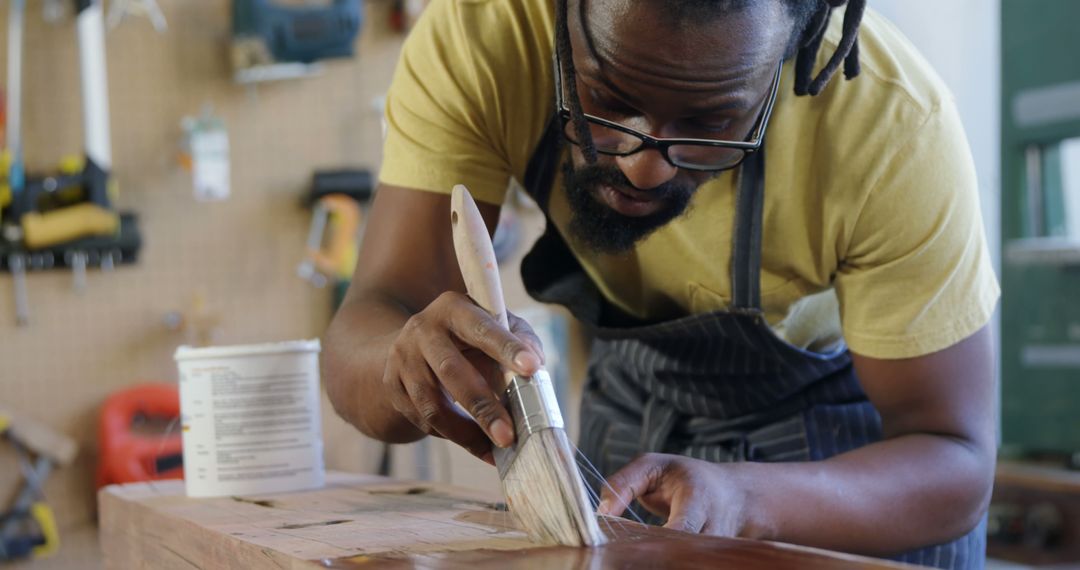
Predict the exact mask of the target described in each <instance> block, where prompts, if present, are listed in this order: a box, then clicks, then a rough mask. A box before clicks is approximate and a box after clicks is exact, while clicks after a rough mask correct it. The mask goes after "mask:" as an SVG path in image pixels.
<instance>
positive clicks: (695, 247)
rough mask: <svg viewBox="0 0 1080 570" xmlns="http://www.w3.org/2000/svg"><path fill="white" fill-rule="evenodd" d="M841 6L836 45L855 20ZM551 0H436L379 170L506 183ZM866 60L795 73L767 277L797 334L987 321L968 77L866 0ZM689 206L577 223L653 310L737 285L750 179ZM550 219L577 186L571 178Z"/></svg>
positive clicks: (769, 223)
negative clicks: (739, 210) (627, 236)
mask: <svg viewBox="0 0 1080 570" xmlns="http://www.w3.org/2000/svg"><path fill="white" fill-rule="evenodd" d="M839 23H840V18H839V16H837V15H834V17H833V22H832V24H831V27H830V30H829V32H828V34H827V36H826V39H825V42H824V45H823V46H822V50H821V53H820V54H819V62H818V65H817V67H816V69H820V68H821V66H822V65H823V63H824V60H825V58H827V57H829V56H831V55H832V53H833V51H834V49H835V46H836V42H837V41H838V40H839V36H840V30H839V27H840V26H839ZM553 36H554V15H553V8H552V3H551V2H550V0H435V1H434V2H432V4H431V5H430V6H429V7H428V9H427V12H426V13H425V14H424V15H423V17H422V18H421V19H420V21H419V22H418V24H417V26H416V27H415V28H414V30H413V31H412V34H411V35H410V37H409V38H408V40H407V41H406V44H405V48H404V51H403V53H402V55H401V60H400V62H399V64H398V68H397V71H396V73H395V75H394V80H393V84H392V86H391V88H390V91H389V94H388V96H387V105H386V114H387V120H388V124H389V129H388V132H387V137H386V143H385V149H384V159H383V165H382V170H381V174H380V178H381V180H382V182H384V183H386V184H391V185H395V186H402V187H406V188H414V189H420V190H429V191H434V192H449V191H450V189H451V187H452V186H453V185H454V184H458V183H462V184H465V185H466V186H468V187H469V188H470V190H472V192H473V193H474V195H476V197H477V199H479V200H483V201H487V202H491V203H501V202H502V200H503V199H504V197H505V193H506V189H507V187H508V182H509V180H510V179H511V178H514V179H517V180H521V179H523V177H524V173H525V168H526V165H527V164H528V161H529V158H530V156H531V154H532V153H533V151H534V150H535V148H536V146H537V144H538V142H539V139H540V137H541V134H542V132H543V129H544V126H545V125H546V123H547V121H548V119H549V118H550V117H551V114H552V112H553V108H554V102H553V97H554V95H553V92H554V78H553V69H552V61H551V54H552V49H553ZM860 48H861V58H860V59H861V63H862V74H861V75H860V76H859V77H858V78H856V79H855V80H853V81H845V80H843V78H842V77H839V76H838V77H837V78H836V79H834V80H833V81H832V83H831V84H830V85H829V86H828V87H827V88H826V90H825V91H824V92H823V93H822V94H821V95H819V96H817V97H796V96H795V95H794V93H793V77H794V72H793V69H792V64H791V62H789V63H788V64H787V65H786V66H785V70H784V75H783V80H782V81H783V83H782V85H781V90H780V95H779V97H778V100H777V104H776V108H775V110H774V114H773V117H772V120H771V121H770V123H769V130H768V133H767V134H766V147H767V148H766V150H767V156H768V159H767V160H766V191H765V202H764V227H763V246H762V247H763V251H762V274H761V290H762V304H763V307H764V309H765V312H766V319H767V320H768V322H769V323H770V325H771V326H772V327H773V328H774V330H775V331H776V332H777V333H778V334H779V335H780V336H781V337H782V338H784V339H786V340H787V341H788V342H790V343H792V344H794V345H796V346H800V347H803V348H808V349H811V350H815V351H819V352H830V351H832V350H835V349H838V348H839V347H841V346H842V343H843V342H845V341H846V343H847V345H848V346H849V347H850V348H851V350H852V351H854V352H856V353H858V354H862V355H865V356H869V357H874V358H907V357H913V356H920V355H924V354H929V353H931V352H936V351H938V350H941V349H944V348H947V347H949V346H950V345H952V344H955V343H956V342H958V341H960V340H963V339H964V338H966V337H967V336H969V335H970V334H972V333H974V332H975V331H976V330H978V329H979V328H981V327H982V326H983V325H985V324H986V323H987V322H988V321H989V319H990V316H991V313H992V312H993V309H994V306H995V304H996V302H997V298H998V295H999V289H998V284H997V279H996V277H995V276H994V273H993V270H992V268H991V264H990V260H989V256H988V253H987V247H986V242H985V238H984V234H983V225H982V219H981V216H980V213H979V200H978V192H977V184H976V177H975V170H974V166H973V164H972V159H971V155H970V151H969V149H968V144H967V140H966V138H965V136H964V132H963V128H962V126H961V124H960V120H959V117H958V115H957V112H956V109H955V106H954V103H953V101H952V98H951V95H950V94H949V93H948V91H947V89H946V88H945V86H944V85H943V84H942V82H941V80H940V79H939V78H938V77H937V76H936V74H935V73H934V72H933V71H932V70H931V69H930V66H929V65H928V64H927V63H926V62H925V61H924V60H923V59H922V57H921V56H919V54H918V53H917V52H916V50H915V49H914V48H913V47H912V46H911V45H910V44H909V43H908V41H907V40H906V39H905V38H904V37H903V36H902V35H901V34H900V33H899V32H898V31H897V30H896V29H895V28H894V27H893V26H892V25H891V24H889V23H888V22H887V21H886V20H885V19H883V18H882V17H881V16H879V15H877V14H876V13H874V12H872V11H868V12H867V14H866V17H865V19H864V22H863V25H862V29H861V32H860ZM736 180H737V177H736V176H735V175H734V174H733V173H732V172H728V173H724V174H722V175H720V176H718V177H716V178H714V179H712V180H710V181H709V182H707V183H706V184H705V185H703V186H702V187H701V188H700V189H699V190H698V192H697V193H696V194H695V196H694V198H693V200H692V202H691V209H690V213H689V214H688V215H686V216H683V217H680V218H678V219H676V220H675V221H673V222H671V223H670V224H668V225H667V226H665V227H663V228H661V229H659V230H658V231H656V232H655V233H653V234H651V235H650V236H649V237H648V238H646V239H644V240H643V241H641V242H639V243H638V245H637V246H636V247H635V248H634V250H633V251H631V252H629V253H628V254H623V255H617V256H616V255H607V254H599V253H596V252H593V251H589V250H587V249H585V248H582V247H577V246H576V245H575V243H574V240H572V239H568V240H567V241H568V243H569V244H570V245H571V248H572V249H573V250H574V254H575V255H576V256H577V258H578V260H579V261H580V262H581V264H582V266H583V267H584V268H585V270H586V271H587V273H588V274H589V275H590V277H591V278H592V279H593V280H594V281H595V282H596V284H597V285H598V287H599V288H600V290H601V292H602V293H603V294H604V295H605V296H606V298H607V299H608V300H609V301H611V302H612V303H613V304H615V305H616V306H618V307H620V308H621V309H622V310H624V311H626V312H627V313H629V314H631V315H634V316H637V317H639V318H642V319H648V320H656V319H665V318H676V317H680V316H684V315H687V314H696V313H703V312H710V311H716V310H722V309H725V308H727V307H728V305H729V302H730V294H731V283H730V273H729V269H730V259H731V238H732V221H733V212H734V196H735V181H736ZM550 215H551V218H552V221H553V223H554V224H555V225H556V227H557V228H559V229H560V231H562V232H563V234H564V236H565V235H566V228H567V226H568V223H569V219H570V211H569V205H568V203H567V200H566V196H565V193H564V191H563V188H562V183H561V181H559V180H557V181H556V183H555V187H554V189H553V191H552V195H551V203H550Z"/></svg>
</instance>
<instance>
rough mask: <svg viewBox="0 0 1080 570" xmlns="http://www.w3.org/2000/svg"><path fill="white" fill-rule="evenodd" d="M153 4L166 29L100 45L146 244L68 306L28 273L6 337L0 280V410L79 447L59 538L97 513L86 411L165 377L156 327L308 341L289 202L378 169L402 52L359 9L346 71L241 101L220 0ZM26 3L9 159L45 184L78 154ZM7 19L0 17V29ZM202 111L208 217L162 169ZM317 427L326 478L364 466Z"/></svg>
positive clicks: (340, 435) (64, 295) (35, 15)
mask: <svg viewBox="0 0 1080 570" xmlns="http://www.w3.org/2000/svg"><path fill="white" fill-rule="evenodd" d="M158 3H159V5H160V6H161V8H162V10H163V11H164V13H165V16H166V18H167V20H168V31H167V32H165V33H163V34H158V33H156V32H155V31H154V30H153V28H152V27H151V25H150V22H149V21H148V20H146V19H144V18H134V19H129V20H127V21H125V22H124V23H123V24H121V25H120V26H119V27H118V28H117V29H115V30H113V31H110V32H109V33H108V36H107V52H108V75H109V96H110V108H111V126H112V147H113V155H114V173H115V176H116V178H117V180H118V181H119V184H120V187H121V196H120V199H119V205H120V207H121V208H122V209H131V210H134V211H136V212H137V213H138V215H139V218H140V224H141V227H142V231H143V234H144V241H145V244H144V247H143V249H142V252H141V258H140V260H139V262H138V264H137V265H134V266H123V267H120V268H118V269H116V270H115V271H113V272H111V273H103V272H100V271H97V270H91V271H90V274H89V278H88V283H87V287H86V290H85V292H84V293H83V294H82V295H77V294H76V293H75V292H74V290H73V286H72V277H71V275H70V274H69V273H67V272H50V273H40V272H39V273H32V274H30V275H29V277H28V283H29V297H30V311H31V315H30V321H31V322H30V325H29V326H28V327H16V326H15V315H14V303H13V301H12V298H13V297H12V296H13V291H12V281H11V278H10V277H9V276H8V275H6V274H4V275H2V276H0V404H2V405H7V406H10V407H11V408H13V409H15V410H17V411H18V412H22V413H23V414H26V415H29V416H32V417H35V418H37V419H39V420H43V421H44V422H46V423H47V424H49V425H51V426H52V427H53V428H55V429H58V430H60V431H62V432H64V433H67V434H69V435H71V436H73V437H76V438H78V441H79V444H80V446H81V448H80V452H79V458H78V460H77V461H76V464H75V465H74V466H72V467H68V468H65V469H63V470H62V471H60V472H57V473H55V474H54V475H53V476H52V477H51V478H50V480H49V481H48V484H47V485H46V491H47V495H48V500H49V503H50V504H51V505H52V506H53V508H54V509H55V511H56V514H57V517H58V520H59V523H60V525H61V532H62V533H64V532H65V531H66V530H68V529H72V528H75V527H79V526H80V525H82V526H85V525H86V524H87V523H88V522H89V521H92V520H93V517H94V516H95V513H94V501H93V497H94V495H93V493H94V488H93V470H94V466H95V460H96V456H95V440H96V416H97V412H98V408H99V406H100V404H101V403H102V401H103V400H104V399H105V398H106V397H107V396H108V395H109V394H110V393H112V392H113V391H116V390H118V389H120V388H123V387H126V386H129V385H131V384H135V383H139V382H145V381H153V380H158V381H175V379H176V369H175V365H174V363H173V359H172V353H173V351H174V350H175V348H176V347H177V346H178V345H180V344H183V343H185V342H187V341H188V338H187V337H188V335H189V332H190V331H184V330H170V329H169V328H168V327H166V325H165V324H164V323H165V319H166V315H167V314H168V313H170V312H179V313H181V314H185V316H186V317H187V318H188V319H189V321H199V320H202V321H207V322H209V321H213V320H216V323H217V324H216V329H217V335H216V336H215V337H214V340H215V341H216V342H217V343H221V344H233V343H252V342H265V341H275V340H284V339H297V338H312V337H317V336H319V335H321V334H322V332H323V330H324V329H325V326H326V324H327V322H328V320H329V317H330V303H331V299H330V293H329V290H328V289H327V290H317V289H315V288H313V287H312V286H310V285H309V284H308V283H307V282H305V281H303V280H301V279H300V278H298V277H297V275H296V271H295V269H296V266H297V264H298V262H299V261H300V260H301V256H302V254H303V251H304V240H305V237H306V232H307V225H308V220H309V212H307V211H306V210H304V209H302V208H301V207H300V205H299V200H300V197H301V195H302V193H303V192H304V191H305V190H306V189H307V187H308V185H309V180H310V177H311V174H312V171H313V170H315V169H318V168H326V167H343V166H352V167H366V168H371V169H372V170H374V169H376V168H377V167H378V164H379V161H380V152H381V142H380V141H381V134H380V112H379V111H378V109H377V108H376V107H375V106H374V105H373V100H375V99H376V98H378V97H379V96H381V95H382V94H383V92H384V91H385V89H386V86H387V85H388V84H389V80H390V77H391V74H392V71H393V66H394V64H395V62H396V58H397V53H398V51H399V48H400V44H401V40H402V37H401V36H400V35H398V34H395V33H394V32H392V31H390V30H389V29H388V26H387V22H388V11H389V8H390V4H391V3H390V2H368V3H367V17H366V21H365V28H364V30H363V32H362V36H361V39H360V41H359V46H358V54H359V55H358V57H356V58H354V59H351V60H340V61H333V62H328V63H327V64H326V67H325V72H324V73H323V74H322V75H320V76H317V77H311V78H304V79H295V80H288V81H282V82H277V83H269V84H262V85H260V86H259V87H257V89H252V88H247V87H243V86H238V85H235V84H234V83H233V82H232V80H231V75H232V70H231V69H230V67H229V63H228V38H229V30H230V14H229V5H230V3H229V2H228V0H199V1H197V2H192V1H190V0H158ZM28 4H29V6H28V13H27V22H26V26H27V27H26V34H25V48H24V52H25V55H24V60H23V61H24V86H23V94H24V99H23V100H24V112H23V132H24V136H25V155H26V161H27V168H28V170H29V171H42V170H52V169H55V167H56V165H57V164H58V162H59V160H60V159H61V157H62V156H65V155H71V154H80V152H81V149H82V118H81V117H82V109H81V98H80V90H79V66H78V49H77V43H76V35H75V28H74V23H73V21H72V20H71V18H70V17H69V18H67V19H65V20H64V21H62V22H60V23H57V24H47V23H45V21H44V20H43V18H42V14H41V11H40V10H41V5H40V3H38V2H29V3H28ZM6 17H7V6H6V4H5V5H4V9H3V10H0V30H3V29H6V25H5V24H6ZM4 51H6V43H4V42H0V53H2V52H4ZM5 57H6V53H3V55H0V61H5V59H4V58H5ZM207 104H209V105H212V107H213V110H214V113H215V114H217V115H218V116H220V117H221V118H223V119H224V121H225V123H226V125H227V127H228V134H229V137H230V142H231V168H232V196H231V197H230V198H229V199H228V200H227V201H224V202H220V203H198V202H196V201H195V200H194V197H193V193H192V188H191V179H190V175H189V174H188V173H187V172H185V171H184V170H183V169H182V168H181V167H180V166H179V165H178V162H177V155H178V151H179V142H180V140H181V135H182V130H181V128H180V120H181V118H182V117H184V116H185V115H197V114H198V113H199V112H200V111H201V109H202V108H203V107H204V106H205V105H207ZM198 306H201V307H202V308H201V309H198ZM324 404H325V403H324ZM324 416H325V417H326V420H325V424H326V426H325V428H324V430H325V434H326V435H325V437H326V441H327V458H328V465H329V467H331V468H335V467H336V468H343V467H344V468H351V469H370V468H371V465H372V464H373V463H374V462H375V461H377V454H376V453H375V450H377V446H374V444H373V443H372V442H370V441H369V440H365V439H364V438H362V437H360V436H359V435H358V434H357V433H356V432H355V431H353V430H352V429H351V428H349V427H348V426H345V425H344V424H343V423H342V422H341V421H340V420H338V419H337V418H336V417H335V416H334V414H333V412H332V410H331V409H330V407H329V405H325V408H324ZM16 473H17V470H16V469H15V468H14V461H13V456H12V454H10V452H8V451H0V500H3V501H4V502H5V504H6V502H7V500H8V497H9V494H10V492H12V490H13V489H14V480H15V477H16ZM84 561H85V559H84Z"/></svg>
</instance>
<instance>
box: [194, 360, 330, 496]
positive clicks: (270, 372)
mask: <svg viewBox="0 0 1080 570" xmlns="http://www.w3.org/2000/svg"><path fill="white" fill-rule="evenodd" d="M317 347H318V345H317V344H315V350H314V351H287V352H279V353H275V352H273V351H268V350H266V349H265V345H264V346H263V349H262V350H255V351H246V352H245V351H244V350H243V349H244V348H258V347H237V350H236V351H233V352H232V353H231V354H222V351H221V349H208V350H207V352H205V353H204V354H205V358H203V357H200V355H199V350H200V349H186V352H185V353H184V355H183V357H182V358H181V357H180V352H179V351H178V358H177V365H178V367H179V369H180V408H181V418H182V423H183V441H184V480H185V484H186V487H187V494H188V496H190V497H213V496H221V495H244V494H257V493H277V492H286V491H297V490H301V489H311V488H315V487H321V486H322V485H323V483H324V478H325V472H324V468H323V454H322V436H321V427H320V425H321V423H320V417H319V372H318V370H319V367H318V352H317V350H318V348H317Z"/></svg>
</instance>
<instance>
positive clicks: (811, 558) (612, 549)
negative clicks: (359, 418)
mask: <svg viewBox="0 0 1080 570" xmlns="http://www.w3.org/2000/svg"><path fill="white" fill-rule="evenodd" d="M499 500H500V497H499V496H498V493H497V491H496V492H493V494H484V493H480V492H477V491H471V490H466V489H461V488H458V487H451V486H448V485H441V484H435V483H416V482H402V481H397V480H393V479H387V478H384V477H377V476H374V475H353V474H344V473H334V472H331V473H328V474H327V484H326V487H325V488H323V489H318V490H313V491H303V492H295V493H283V494H274V495H262V496H245V497H220V498H213V499H189V498H187V497H186V496H185V495H184V487H183V482H181V481H164V482H152V483H133V484H128V485H113V486H109V487H106V488H104V489H102V490H101V492H100V494H99V506H100V519H101V546H102V551H103V552H104V556H105V567H106V568H112V569H123V570H135V569H139V568H153V569H155V570H159V569H161V570H164V569H171V568H177V569H191V568H207V569H211V568H212V569H219V568H222V569H224V568H244V569H252V570H254V569H262V568H268V569H269V568H273V569H281V568H288V569H302V568H339V569H350V568H355V569H362V568H370V567H379V568H383V567H387V568H430V569H443V568H462V569H469V570H474V569H477V568H500V569H511V570H512V569H519V568H530V569H531V568H535V569H548V568H588V569H590V570H592V569H601V568H630V567H633V568H649V567H652V568H740V569H744V570H755V569H758V568H761V569H764V568H769V569H777V568H799V569H802V570H814V569H822V570H826V569H827V570H833V569H848V568H867V569H878V568H881V569H885V568H903V567H904V566H902V565H900V564H893V563H889V562H885V561H881V560H876V559H872V558H862V557H858V556H850V555H846V554H839V553H833V552H827V551H824V550H817V549H812V548H804V547H798V546H791V545H786V544H779V543H771V542H761V541H751V540H739V539H725V538H717V537H707V536H700V535H692V534H686V533H681V532H676V531H671V530H666V529H663V528H658V527H646V526H644V525H640V524H638V523H634V522H630V521H625V520H623V519H614V518H609V517H605V518H604V519H603V520H602V521H601V527H602V528H603V529H604V530H605V532H606V533H607V534H608V536H609V537H610V538H611V542H610V543H609V544H608V545H606V546H603V547H600V548H593V549H584V548H566V547H537V546H535V545H533V544H531V543H529V542H528V541H527V540H526V538H525V535H524V534H523V533H522V532H520V531H519V530H517V528H515V527H514V525H513V522H512V519H511V517H510V515H509V513H507V512H506V511H505V510H504V507H503V506H502V505H501V504H500V503H499V502H498V501H499Z"/></svg>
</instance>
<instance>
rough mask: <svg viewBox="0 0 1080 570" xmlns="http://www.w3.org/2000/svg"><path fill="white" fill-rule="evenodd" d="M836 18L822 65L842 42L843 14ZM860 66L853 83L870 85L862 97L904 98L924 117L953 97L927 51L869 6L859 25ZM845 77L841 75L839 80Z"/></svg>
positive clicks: (827, 39)
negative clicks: (920, 48) (857, 76)
mask: <svg viewBox="0 0 1080 570" xmlns="http://www.w3.org/2000/svg"><path fill="white" fill-rule="evenodd" d="M833 20H834V21H833V23H832V24H833V25H831V26H830V29H829V31H828V32H827V34H826V37H825V41H824V45H823V46H822V53H821V54H819V65H824V62H825V61H827V58H828V57H831V56H832V54H833V52H834V51H835V50H836V45H837V43H838V42H839V41H840V35H841V33H840V32H841V26H840V20H841V17H840V15H837V16H835V17H834V18H833ZM859 65H860V68H861V73H860V76H859V78H858V80H857V81H855V82H853V83H854V84H855V85H858V84H859V83H860V82H861V83H862V86H863V87H866V89H865V90H863V91H861V92H860V97H861V98H864V99H870V100H879V101H883V100H887V99H896V100H902V101H903V102H904V103H906V104H907V105H909V106H910V107H911V110H912V111H913V112H914V114H915V115H921V116H922V117H923V118H925V117H926V116H928V115H930V114H932V113H933V112H934V111H935V110H936V109H937V108H939V107H940V106H941V105H942V104H943V102H945V101H947V100H951V98H952V94H951V93H950V92H949V89H948V87H946V85H945V82H944V81H943V80H942V79H941V77H939V76H938V74H937V72H936V71H934V68H933V67H932V66H931V65H930V63H929V62H928V61H927V60H926V58H925V57H924V56H923V54H922V53H920V52H919V50H918V49H917V48H916V47H915V46H914V45H913V44H912V43H911V42H910V41H909V40H908V39H907V37H906V36H904V34H903V33H902V32H901V31H900V30H899V29H897V28H896V26H894V25H893V24H892V22H890V21H889V20H888V19H886V18H885V17H884V16H882V15H881V14H878V13H877V12H875V11H874V10H872V9H869V8H868V9H867V10H866V13H865V15H864V16H863V22H862V25H861V26H860V28H859ZM838 75H840V73H838ZM842 80H843V79H842V78H840V77H838V78H837V80H836V81H837V82H840V81H842Z"/></svg>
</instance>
